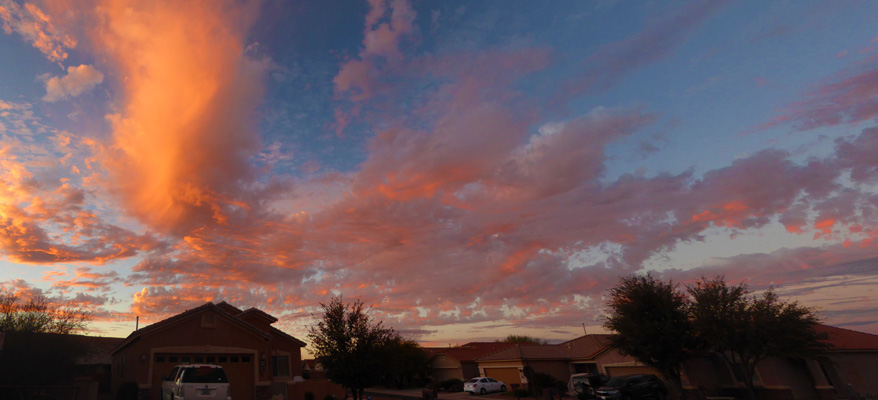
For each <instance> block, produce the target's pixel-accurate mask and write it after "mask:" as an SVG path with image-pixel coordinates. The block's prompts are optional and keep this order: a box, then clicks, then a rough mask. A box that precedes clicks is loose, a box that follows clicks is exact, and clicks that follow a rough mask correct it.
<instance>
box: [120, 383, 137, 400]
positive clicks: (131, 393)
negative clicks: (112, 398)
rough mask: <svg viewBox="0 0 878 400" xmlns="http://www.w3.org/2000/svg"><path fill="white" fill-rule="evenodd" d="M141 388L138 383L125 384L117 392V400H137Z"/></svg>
mask: <svg viewBox="0 0 878 400" xmlns="http://www.w3.org/2000/svg"><path fill="white" fill-rule="evenodd" d="M139 394H140V387H139V386H138V385H137V382H125V383H123V384H121V385H119V389H118V390H116V400H137V398H138V396H139Z"/></svg>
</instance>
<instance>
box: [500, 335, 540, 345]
mask: <svg viewBox="0 0 878 400" xmlns="http://www.w3.org/2000/svg"><path fill="white" fill-rule="evenodd" d="M498 342H504V343H532V344H548V342H547V341H545V340H543V339H539V338H535V337H533V336H527V335H509V336H506V339H503V340H498Z"/></svg>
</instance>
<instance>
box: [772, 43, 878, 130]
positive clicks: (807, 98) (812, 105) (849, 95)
mask: <svg viewBox="0 0 878 400" xmlns="http://www.w3.org/2000/svg"><path fill="white" fill-rule="evenodd" d="M803 97H804V99H803V100H800V101H794V102H792V103H790V104H788V105H786V106H784V107H783V108H781V110H780V111H779V114H778V115H777V116H775V117H774V118H773V119H772V120H771V121H769V122H767V123H765V124H762V125H759V126H757V127H756V129H757V130H760V129H767V128H771V127H774V126H778V125H781V124H791V125H792V126H793V128H794V129H796V130H799V131H806V130H811V129H816V128H821V127H827V126H836V125H842V124H845V125H853V124H857V123H860V122H864V121H874V120H875V119H876V117H878V55H876V56H872V57H869V58H867V59H865V60H862V61H858V62H856V63H854V64H852V65H851V66H850V67H848V68H846V69H844V70H842V71H840V72H838V73H836V74H834V75H832V76H830V77H828V78H826V79H825V80H823V82H821V83H820V84H818V85H817V86H816V87H814V88H812V89H810V90H809V91H807V92H806V93H805V94H804V96H803Z"/></svg>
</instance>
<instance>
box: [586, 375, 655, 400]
mask: <svg viewBox="0 0 878 400" xmlns="http://www.w3.org/2000/svg"><path fill="white" fill-rule="evenodd" d="M595 394H597V396H598V397H600V398H601V400H638V399H644V398H647V397H652V398H654V399H658V400H664V399H665V396H666V395H667V394H668V389H666V388H665V384H664V383H662V381H661V379H659V378H658V377H657V376H655V375H624V376H617V377H615V378H612V379H610V380H609V381H607V383H605V384H604V386H601V387H600V388H598V390H597V391H596V392H595Z"/></svg>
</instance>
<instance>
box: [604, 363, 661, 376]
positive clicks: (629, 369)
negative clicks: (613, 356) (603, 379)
mask: <svg viewBox="0 0 878 400" xmlns="http://www.w3.org/2000/svg"><path fill="white" fill-rule="evenodd" d="M606 369H607V375H609V376H610V377H611V378H612V377H614V376H622V375H635V374H653V375H656V376H658V377H659V378H661V376H662V374H660V373H659V372H658V371H656V369H655V368H653V367H648V366H646V365H638V366H625V367H606Z"/></svg>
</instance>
